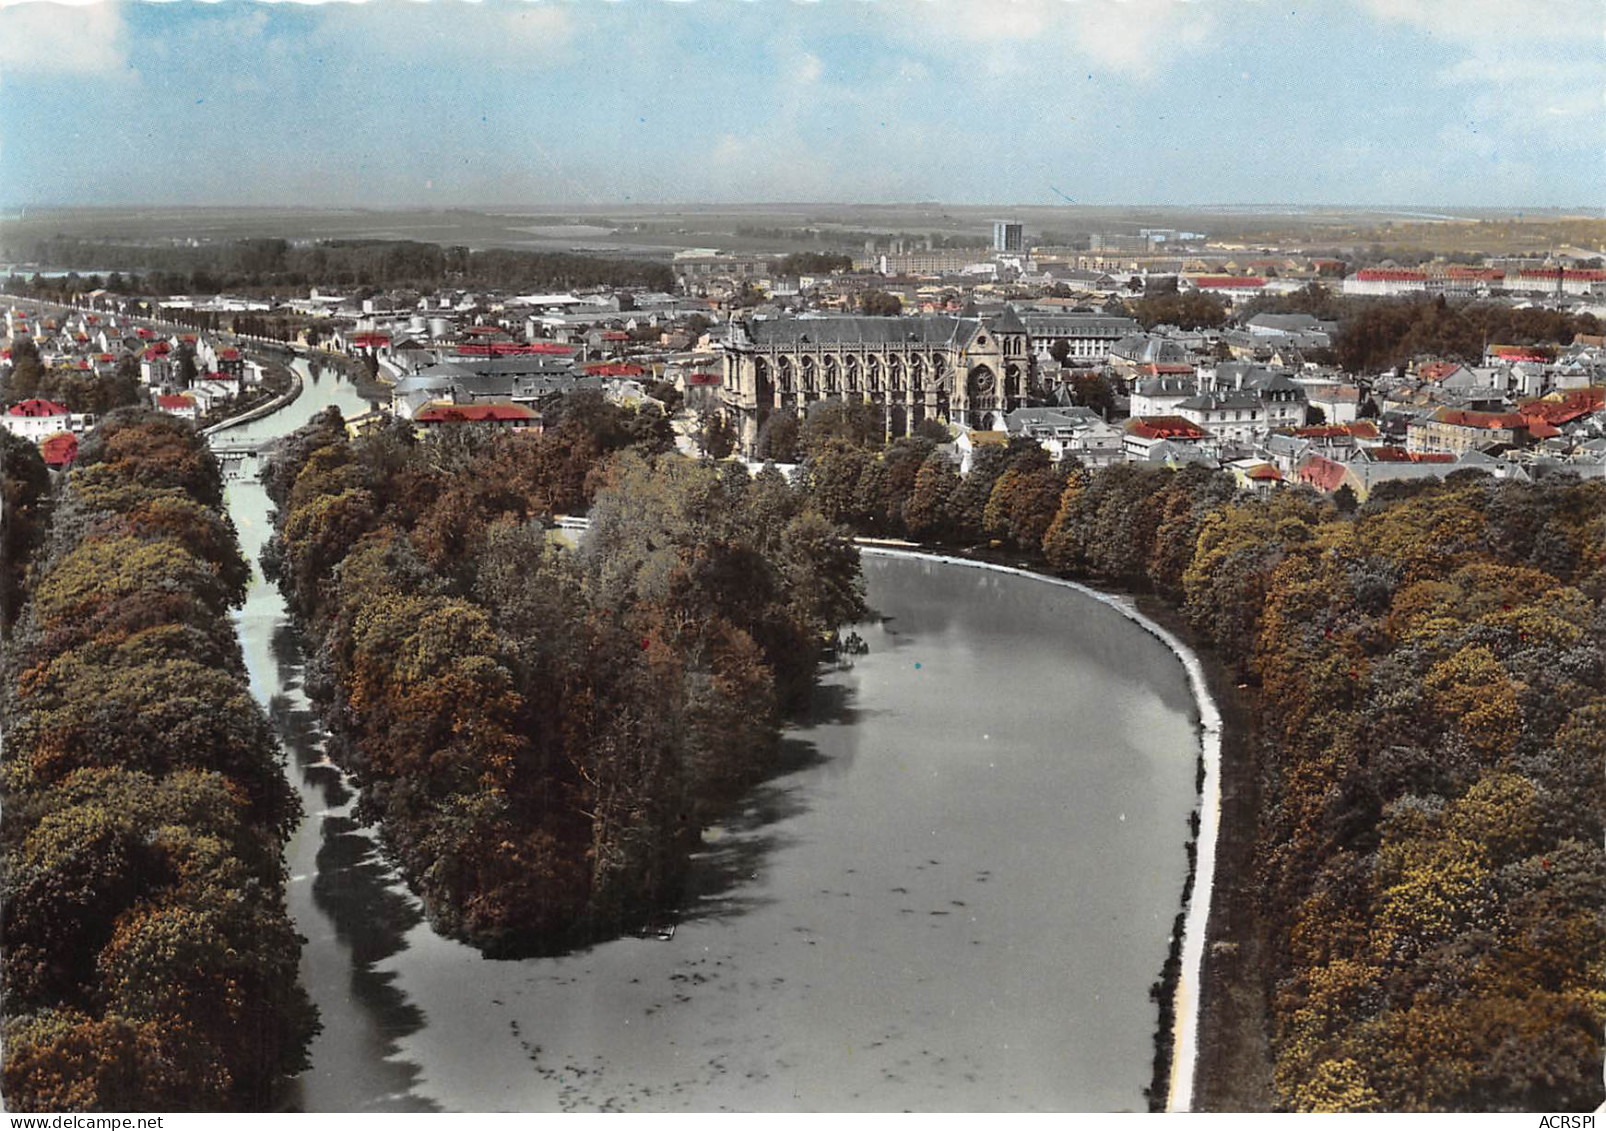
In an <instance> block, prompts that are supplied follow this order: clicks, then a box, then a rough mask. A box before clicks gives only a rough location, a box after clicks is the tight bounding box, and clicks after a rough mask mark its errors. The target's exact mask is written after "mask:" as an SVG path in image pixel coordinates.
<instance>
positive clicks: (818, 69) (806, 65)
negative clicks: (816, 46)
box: [793, 51, 825, 84]
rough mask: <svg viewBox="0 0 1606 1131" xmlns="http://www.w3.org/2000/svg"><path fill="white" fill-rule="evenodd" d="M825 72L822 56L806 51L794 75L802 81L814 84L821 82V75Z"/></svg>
mask: <svg viewBox="0 0 1606 1131" xmlns="http://www.w3.org/2000/svg"><path fill="white" fill-rule="evenodd" d="M824 73H825V64H824V63H822V62H820V57H819V56H818V55H815V54H813V53H812V52H807V51H805V52H804V53H803V57H802V58H801V59H799V60H798V64H797V71H796V73H795V74H794V76H793V77H794V78H796V79H797V81H798V82H800V83H805V84H813V83H817V82H819V81H820V76H821V75H823V74H824Z"/></svg>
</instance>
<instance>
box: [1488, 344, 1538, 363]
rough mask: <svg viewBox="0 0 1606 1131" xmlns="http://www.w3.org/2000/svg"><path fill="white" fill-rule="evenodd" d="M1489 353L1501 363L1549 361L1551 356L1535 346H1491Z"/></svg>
mask: <svg viewBox="0 0 1606 1131" xmlns="http://www.w3.org/2000/svg"><path fill="white" fill-rule="evenodd" d="M1489 352H1490V353H1492V354H1494V356H1496V357H1498V358H1499V359H1500V360H1501V361H1549V360H1550V355H1549V354H1547V353H1543V352H1541V351H1540V350H1538V349H1536V348H1534V347H1533V346H1490V347H1489Z"/></svg>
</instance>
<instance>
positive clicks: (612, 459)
mask: <svg viewBox="0 0 1606 1131" xmlns="http://www.w3.org/2000/svg"><path fill="white" fill-rule="evenodd" d="M643 437H645V438H643ZM661 441H662V438H661V437H660V436H659V434H658V432H657V430H656V429H647V430H645V431H644V430H643V429H642V428H640V427H638V426H637V423H636V422H634V421H632V420H629V419H626V418H625V417H622V416H620V415H619V414H618V410H615V409H613V408H612V406H606V405H603V404H601V403H600V402H599V403H598V404H593V405H588V404H586V403H583V402H577V401H574V400H571V401H570V402H569V403H567V404H566V405H565V408H564V411H563V413H562V415H561V422H560V423H559V424H558V425H557V427H556V428H555V429H554V430H552V431H549V432H546V433H543V434H542V435H540V436H515V435H499V434H493V433H489V432H478V431H476V430H474V429H466V430H463V431H459V432H453V433H446V434H437V435H434V436H431V437H429V438H428V439H427V440H425V441H421V442H420V441H417V440H415V439H414V438H413V437H412V436H411V434H410V432H407V431H406V430H396V431H393V432H381V433H378V434H372V435H369V436H366V437H364V438H363V439H361V440H358V441H351V440H349V439H348V438H347V437H346V434H345V430H344V428H343V427H341V426H340V424H339V422H338V420H337V419H336V418H334V417H329V418H320V419H319V420H315V421H313V422H312V423H311V424H310V425H309V426H308V427H307V428H305V429H303V430H302V431H301V432H299V433H297V434H296V435H295V436H294V437H292V438H291V439H290V441H289V442H288V443H287V444H286V445H285V447H284V450H283V451H282V452H281V453H280V455H279V457H278V458H277V459H276V460H275V461H274V463H273V465H272V466H271V467H270V468H269V469H268V472H267V475H266V476H265V479H266V482H267V484H268V488H269V491H270V494H271V495H272V496H273V498H274V500H275V502H276V504H277V506H278V507H279V516H278V535H277V537H276V539H275V542H274V544H273V546H272V553H271V554H270V555H268V558H267V560H266V562H265V565H267V566H268V567H269V568H270V569H271V572H272V573H273V574H274V575H275V576H277V577H278V578H279V579H280V581H281V584H282V585H283V586H284V588H285V589H286V592H287V593H288V594H289V596H290V599H291V601H292V604H293V605H294V607H295V608H296V609H297V611H298V613H299V614H300V616H301V617H302V618H303V620H304V622H305V623H306V625H307V627H308V629H309V631H310V632H311V634H312V636H313V638H314V639H315V640H316V641H318V642H319V645H320V648H319V660H318V663H319V666H320V667H321V668H322V669H324V670H326V671H327V672H328V675H329V679H328V681H327V684H328V686H327V688H326V690H327V694H328V707H329V712H328V713H329V719H330V725H331V730H332V732H333V734H334V735H335V747H336V749H337V751H338V752H339V753H340V756H341V758H342V760H343V761H344V762H345V763H346V764H347V765H348V766H349V767H350V768H351V769H352V770H353V771H355V772H356V774H357V775H358V777H359V778H360V780H361V781H362V782H363V785H364V791H363V795H362V800H361V810H362V812H364V813H365V814H368V815H371V816H373V817H375V818H377V819H378V820H379V822H380V824H381V828H382V829H383V831H384V834H385V837H386V839H387V841H388V842H389V844H390V845H391V847H392V848H393V849H394V851H395V853H396V855H397V858H398V860H399V861H400V862H401V864H402V867H403V869H404V871H405V872H406V874H407V875H408V877H409V879H410V880H411V881H412V882H413V883H414V884H415V885H416V887H417V889H418V891H419V893H420V894H421V895H422V897H423V899H424V902H425V906H426V908H427V909H428V911H429V914H430V917H431V920H432V921H433V922H434V923H435V925H436V926H437V927H438V928H439V929H441V930H444V931H447V932H449V933H452V934H454V935H457V936H460V937H462V938H465V939H468V940H470V941H472V942H474V943H475V944H477V945H479V946H482V947H484V948H486V949H487V950H488V951H490V952H492V953H498V954H510V953H525V952H531V951H551V950H555V949H559V948H562V947H565V946H569V945H572V944H574V943H575V942H578V941H582V940H585V939H589V938H594V937H598V936H600V935H605V934H607V933H609V932H612V931H617V930H619V929H620V928H621V927H627V926H631V925H638V924H641V923H642V922H644V921H646V920H650V919H651V917H652V916H653V915H654V914H655V913H657V912H658V911H659V910H660V909H662V908H663V907H665V906H667V905H669V904H670V903H671V902H672V900H673V899H674V898H675V897H676V895H677V894H678V888H679V884H680V881H681V877H682V876H683V875H684V871H685V866H686V859H687V856H688V854H689V852H690V850H691V849H692V848H693V847H694V845H695V844H696V843H697V837H698V833H699V831H700V829H701V828H702V826H703V824H705V823H706V822H707V821H708V820H710V819H711V818H712V817H713V816H714V815H715V814H717V813H718V812H719V811H720V807H721V806H723V805H725V804H728V803H729V802H730V800H731V799H732V797H733V794H734V792H735V791H736V790H737V789H739V788H740V787H741V786H743V785H745V784H747V783H750V782H752V781H753V780H754V779H755V777H756V776H758V775H759V774H761V773H763V772H764V771H765V769H766V768H767V767H768V766H769V765H770V763H771V759H772V757H773V755H774V753H775V750H776V748H777V742H778V734H779V721H780V717H781V714H782V712H783V711H784V710H785V709H786V708H787V707H788V706H789V705H791V704H794V703H796V702H797V701H798V700H799V699H800V698H801V697H802V696H804V695H806V693H807V690H808V687H809V685H810V683H811V680H812V674H813V668H814V664H815V660H816V658H817V657H818V656H819V654H820V653H821V650H822V649H823V648H825V647H827V646H828V645H829V644H830V642H831V641H832V640H833V639H834V636H835V633H836V629H837V626H838V625H840V624H841V623H843V622H844V621H845V620H849V619H852V618H853V617H855V616H857V615H859V614H861V613H862V611H863V606H862V598H861V596H860V589H859V581H858V559H857V555H856V554H855V552H854V551H853V549H852V547H851V545H849V544H848V543H847V542H846V541H845V539H844V538H843V536H842V533H841V532H840V531H839V530H837V529H836V528H834V527H832V526H830V525H829V524H828V523H826V522H825V521H824V520H823V519H822V518H821V517H820V516H819V515H818V514H815V513H813V512H811V511H810V510H808V509H807V508H806V507H805V506H804V499H803V497H802V496H801V495H800V493H799V492H797V491H796V490H794V489H793V488H791V487H790V486H788V484H787V483H786V481H785V480H784V479H783V478H782V477H781V476H780V475H779V474H777V473H775V472H773V471H768V472H765V473H762V474H760V475H759V476H757V477H756V478H750V477H749V476H748V473H747V472H746V471H745V470H744V469H743V468H742V467H741V466H740V465H739V464H730V463H726V464H723V465H716V464H714V463H711V462H705V463H698V462H695V461H691V460H687V459H684V458H682V457H680V456H677V455H673V454H669V453H667V452H666V451H665V450H664V449H665V447H666V446H667V445H665V444H664V443H662V442H661ZM711 454H712V453H711ZM586 508H589V510H590V512H591V517H592V525H591V529H590V531H589V533H588V534H587V536H586V540H585V543H584V545H583V547H581V548H580V549H579V550H578V551H573V550H565V549H561V548H560V547H558V546H557V545H555V544H553V543H552V542H551V541H550V540H549V538H548V534H547V531H546V530H545V529H543V524H542V521H541V520H542V519H543V518H544V517H546V516H550V515H552V514H554V513H557V512H558V511H561V510H579V509H586Z"/></svg>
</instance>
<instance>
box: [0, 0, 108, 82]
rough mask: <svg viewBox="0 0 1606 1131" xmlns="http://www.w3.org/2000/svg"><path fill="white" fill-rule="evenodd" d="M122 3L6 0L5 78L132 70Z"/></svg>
mask: <svg viewBox="0 0 1606 1131" xmlns="http://www.w3.org/2000/svg"><path fill="white" fill-rule="evenodd" d="M126 44H127V28H126V27H125V26H124V24H123V11H122V8H121V7H120V6H119V5H117V4H108V3H95V2H94V0H74V2H72V3H66V4H59V3H37V2H34V3H19V2H17V0H0V73H11V74H27V75H101V76H107V75H115V74H118V73H119V72H121V71H123V70H124V69H125V68H126V67H127V66H128V56H127V47H126Z"/></svg>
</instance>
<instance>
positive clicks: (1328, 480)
mask: <svg viewBox="0 0 1606 1131" xmlns="http://www.w3.org/2000/svg"><path fill="white" fill-rule="evenodd" d="M1348 473H1349V468H1347V467H1345V466H1344V465H1343V464H1341V463H1339V462H1338V461H1337V460H1330V459H1328V458H1327V457H1326V456H1311V457H1310V458H1309V459H1306V460H1305V461H1303V462H1302V463H1301V464H1300V465H1299V467H1298V468H1297V469H1296V470H1295V472H1294V478H1295V479H1298V480H1299V481H1300V482H1301V483H1308V484H1310V485H1311V486H1312V487H1314V488H1316V489H1317V490H1318V491H1336V490H1338V488H1339V487H1340V486H1341V485H1342V484H1343V482H1344V476H1345V475H1347V474H1348Z"/></svg>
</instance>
